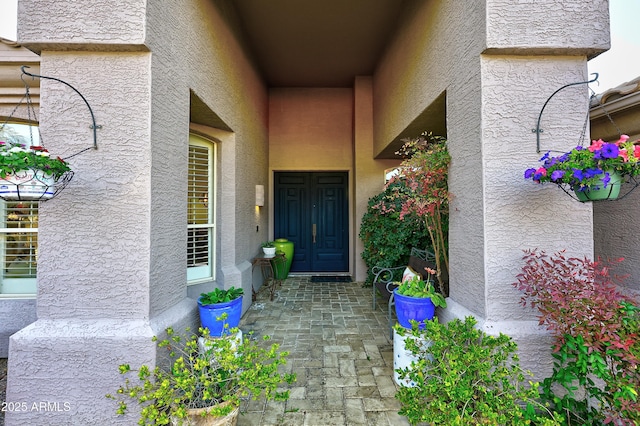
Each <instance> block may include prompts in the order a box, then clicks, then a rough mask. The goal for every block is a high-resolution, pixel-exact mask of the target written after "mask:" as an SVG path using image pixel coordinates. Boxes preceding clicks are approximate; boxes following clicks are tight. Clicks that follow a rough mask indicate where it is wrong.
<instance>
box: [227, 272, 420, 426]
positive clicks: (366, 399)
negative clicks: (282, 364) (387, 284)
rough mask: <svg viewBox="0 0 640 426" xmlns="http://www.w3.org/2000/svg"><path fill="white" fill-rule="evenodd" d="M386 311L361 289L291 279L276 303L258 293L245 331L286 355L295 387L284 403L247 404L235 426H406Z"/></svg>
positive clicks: (243, 325)
mask: <svg viewBox="0 0 640 426" xmlns="http://www.w3.org/2000/svg"><path fill="white" fill-rule="evenodd" d="M385 309H386V306H382V307H380V306H379V307H378V309H377V310H375V311H374V310H373V309H372V307H371V288H364V287H362V284H361V283H312V282H310V280H309V278H308V277H293V278H291V277H290V278H288V279H287V280H286V281H285V282H284V284H283V286H282V288H281V289H279V290H278V291H277V292H276V297H275V298H274V300H273V301H270V300H269V293H268V291H266V289H263V291H261V292H259V294H258V300H257V301H256V302H254V304H253V305H252V307H251V308H250V310H249V311H248V312H247V313H246V314H245V315H244V316H243V318H242V321H241V323H240V328H241V329H242V330H243V332H244V333H248V332H250V331H253V332H254V335H257V336H262V335H265V334H267V335H270V336H271V337H272V342H276V343H280V345H281V347H280V348H281V349H282V350H287V351H289V352H290V355H289V357H288V362H287V367H288V368H290V369H291V371H293V372H295V373H296V374H297V382H296V383H295V384H294V385H293V387H292V388H291V395H290V399H289V400H288V401H286V402H269V403H265V402H264V401H250V402H248V403H247V404H246V406H245V407H244V408H246V411H245V413H244V414H243V415H241V416H240V417H239V418H238V426H256V425H295V426H300V425H312V426H330V425H348V426H352V425H393V426H398V425H408V424H409V423H408V422H407V420H406V418H405V417H402V416H400V415H398V410H399V409H400V405H399V404H398V402H397V401H396V399H395V398H394V395H395V393H396V385H395V383H394V381H393V345H392V343H391V342H390V341H389V339H388V329H387V319H386V316H385V313H386V311H385Z"/></svg>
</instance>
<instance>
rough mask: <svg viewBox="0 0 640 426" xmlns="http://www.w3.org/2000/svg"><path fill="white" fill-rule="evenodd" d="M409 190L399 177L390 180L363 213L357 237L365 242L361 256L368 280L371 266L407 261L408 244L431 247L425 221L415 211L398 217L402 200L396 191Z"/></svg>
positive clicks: (387, 265) (370, 281)
mask: <svg viewBox="0 0 640 426" xmlns="http://www.w3.org/2000/svg"><path fill="white" fill-rule="evenodd" d="M404 191H408V188H407V186H406V184H405V183H404V182H402V181H399V182H395V183H393V184H389V185H388V186H387V188H386V189H385V190H384V191H383V192H381V193H380V194H378V195H376V196H374V197H371V198H370V199H369V204H368V206H367V212H366V213H365V214H364V216H363V217H362V224H361V225H360V234H359V236H360V239H361V240H362V243H363V245H364V250H363V251H362V254H361V256H362V259H363V260H364V262H365V264H366V265H367V269H368V272H367V281H366V282H367V283H368V284H371V283H372V282H373V274H372V273H371V268H373V267H374V266H381V267H387V268H392V267H395V266H403V265H406V264H407V263H408V262H409V255H410V253H411V247H418V248H427V249H430V244H429V234H428V232H427V230H426V227H425V223H424V221H423V220H421V219H420V218H419V217H418V216H416V215H406V216H404V219H403V220H400V209H401V204H402V200H401V198H399V197H397V195H396V194H398V193H403V192H404Z"/></svg>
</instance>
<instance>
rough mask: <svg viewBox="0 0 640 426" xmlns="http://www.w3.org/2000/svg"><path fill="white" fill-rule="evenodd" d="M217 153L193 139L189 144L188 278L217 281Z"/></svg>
mask: <svg viewBox="0 0 640 426" xmlns="http://www.w3.org/2000/svg"><path fill="white" fill-rule="evenodd" d="M214 166H215V149H214V145H213V143H211V142H208V141H206V140H205V139H202V138H200V137H197V136H195V135H192V136H191V137H190V142H189V183H188V191H189V193H188V195H189V201H188V203H189V204H188V213H187V215H188V217H187V219H188V224H187V267H188V269H187V278H188V280H189V281H202V280H207V279H208V280H211V279H215V276H214V270H215V268H214V267H213V265H214V264H215V262H214V253H215V250H214V248H215V246H214V243H215V239H214V235H215V232H214V231H215V225H214V212H215V193H214V172H213V171H214Z"/></svg>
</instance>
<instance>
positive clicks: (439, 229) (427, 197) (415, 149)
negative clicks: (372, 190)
mask: <svg viewBox="0 0 640 426" xmlns="http://www.w3.org/2000/svg"><path fill="white" fill-rule="evenodd" d="M398 154H400V155H402V156H404V157H405V159H404V160H403V161H402V164H401V172H400V173H399V174H398V175H396V176H394V177H393V178H391V180H389V182H388V183H387V185H386V187H385V189H389V190H390V191H391V193H392V194H393V195H394V196H396V197H397V198H399V199H400V200H401V203H400V210H399V213H400V219H404V218H405V217H412V216H413V215H415V216H417V217H420V218H422V219H423V220H424V223H425V227H426V229H427V232H428V234H429V239H430V240H431V247H432V249H433V253H434V254H435V259H436V277H437V278H438V284H439V287H440V292H441V293H443V294H444V295H447V294H448V287H447V286H448V283H447V282H446V281H447V279H448V278H447V277H448V276H449V247H448V246H449V245H448V230H449V198H450V194H449V190H448V186H447V182H448V176H449V163H450V161H451V157H450V156H449V152H448V151H447V140H446V139H445V138H443V137H441V136H434V135H432V134H430V133H423V134H422V135H421V136H419V137H418V138H415V139H410V140H406V141H405V144H404V145H403V147H402V149H401V150H400V151H399V152H398ZM399 181H401V182H403V185H404V187H406V188H408V191H406V190H402V189H401V188H402V186H398V185H397V183H398V182H399ZM381 207H382V209H384V208H387V209H389V208H391V209H394V211H395V208H394V207H387V206H381Z"/></svg>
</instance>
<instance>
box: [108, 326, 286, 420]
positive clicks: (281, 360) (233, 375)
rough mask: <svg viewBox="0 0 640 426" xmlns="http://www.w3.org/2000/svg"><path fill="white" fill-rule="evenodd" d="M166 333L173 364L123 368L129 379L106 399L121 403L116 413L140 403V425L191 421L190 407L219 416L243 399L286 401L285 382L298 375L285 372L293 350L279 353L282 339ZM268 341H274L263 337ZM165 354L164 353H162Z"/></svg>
mask: <svg viewBox="0 0 640 426" xmlns="http://www.w3.org/2000/svg"><path fill="white" fill-rule="evenodd" d="M166 332H167V338H166V339H164V340H158V339H157V338H156V337H154V338H153V340H154V341H155V342H157V346H158V348H162V349H164V350H166V354H165V355H166V356H167V357H168V359H166V361H168V365H158V366H155V367H150V366H147V365H142V366H140V367H139V368H138V369H137V370H135V369H133V368H131V366H130V365H129V364H122V365H120V367H119V371H120V374H122V375H123V377H124V383H123V384H122V385H121V386H120V387H119V388H118V389H117V391H116V393H115V395H112V394H108V395H106V397H107V398H109V399H113V400H115V401H116V402H117V409H116V413H117V414H119V415H123V414H126V413H127V412H128V408H129V407H128V403H130V402H133V403H137V404H138V405H139V406H140V418H139V420H138V424H140V425H147V424H148V425H166V424H180V425H182V424H192V423H191V422H190V416H193V414H190V413H189V411H190V410H193V409H202V408H206V412H205V413H204V414H202V415H200V414H199V415H198V417H202V416H204V417H213V418H215V417H219V416H225V415H227V414H229V413H230V412H231V411H233V410H235V409H236V408H238V407H239V406H240V398H243V397H247V396H250V397H251V398H252V399H254V400H255V399H258V398H259V397H260V396H262V395H264V396H265V398H266V399H267V400H276V401H286V400H287V399H289V391H288V390H283V389H282V386H286V385H287V384H289V385H290V384H292V383H293V382H295V380H296V376H295V374H292V373H280V371H279V370H280V366H281V365H284V364H286V362H287V359H286V358H287V356H288V355H289V353H288V352H284V351H283V352H280V351H279V350H278V349H279V345H278V344H275V343H273V344H271V346H270V347H268V348H267V347H263V345H260V344H258V342H257V341H254V340H252V339H251V338H250V337H251V336H249V337H245V338H244V339H241V338H240V337H238V334H237V332H238V329H234V330H231V334H230V335H225V336H222V337H220V338H211V339H210V338H209V336H208V334H207V332H206V330H205V329H200V330H199V333H200V334H202V336H203V337H204V341H203V342H202V343H201V342H199V339H198V337H199V336H198V335H196V334H191V333H189V332H188V330H187V334H185V335H180V334H177V333H176V332H175V331H174V330H173V329H172V328H168V329H167V330H166ZM263 339H264V340H265V341H267V340H269V337H268V336H264V337H263ZM161 355H162V354H161Z"/></svg>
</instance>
